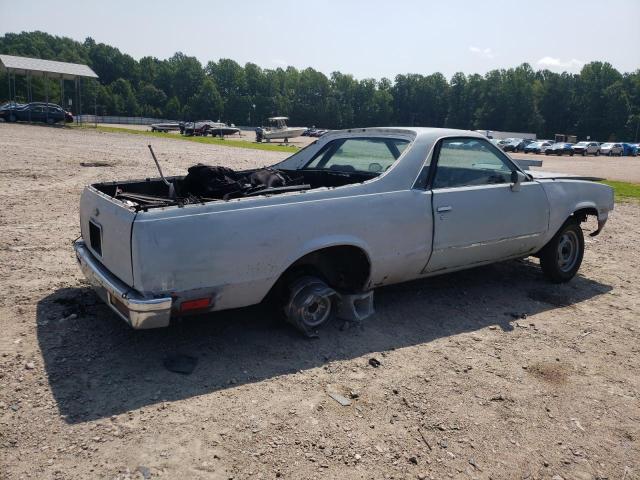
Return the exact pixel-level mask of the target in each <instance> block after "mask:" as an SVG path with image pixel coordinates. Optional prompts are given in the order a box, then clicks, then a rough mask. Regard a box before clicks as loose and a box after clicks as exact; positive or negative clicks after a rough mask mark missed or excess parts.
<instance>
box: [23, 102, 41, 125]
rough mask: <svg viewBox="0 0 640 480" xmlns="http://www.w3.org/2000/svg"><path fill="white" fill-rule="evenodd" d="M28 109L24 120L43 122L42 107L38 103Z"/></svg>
mask: <svg viewBox="0 0 640 480" xmlns="http://www.w3.org/2000/svg"><path fill="white" fill-rule="evenodd" d="M27 110H28V111H27V112H26V113H27V116H28V118H27V119H26V120H29V121H30V122H43V121H44V107H42V106H40V105H34V106H31V107H29V108H28V109H27Z"/></svg>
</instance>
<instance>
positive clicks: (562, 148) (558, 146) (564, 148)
mask: <svg viewBox="0 0 640 480" xmlns="http://www.w3.org/2000/svg"><path fill="white" fill-rule="evenodd" d="M572 147H573V145H572V144H571V143H564V142H556V143H554V144H553V145H551V146H550V147H549V148H547V149H546V150H545V151H544V154H545V155H564V154H565V153H566V154H567V155H570V156H572V157H573V148H572Z"/></svg>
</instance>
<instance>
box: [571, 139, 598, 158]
mask: <svg viewBox="0 0 640 480" xmlns="http://www.w3.org/2000/svg"><path fill="white" fill-rule="evenodd" d="M572 148H573V151H574V153H575V154H576V155H583V156H585V157H586V156H587V155H596V156H598V155H600V144H599V143H598V142H578V143H576V144H575V145H574V146H573V147H572Z"/></svg>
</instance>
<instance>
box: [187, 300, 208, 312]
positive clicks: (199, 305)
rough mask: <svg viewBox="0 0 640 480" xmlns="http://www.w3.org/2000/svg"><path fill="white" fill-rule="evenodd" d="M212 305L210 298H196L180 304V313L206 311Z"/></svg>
mask: <svg viewBox="0 0 640 480" xmlns="http://www.w3.org/2000/svg"><path fill="white" fill-rule="evenodd" d="M210 304H211V298H210V297H206V298H196V299H194V300H186V301H184V302H182V303H181V304H180V312H181V313H186V312H193V311H196V310H204V309H206V308H209V305H210Z"/></svg>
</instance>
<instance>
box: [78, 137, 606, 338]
mask: <svg viewBox="0 0 640 480" xmlns="http://www.w3.org/2000/svg"><path fill="white" fill-rule="evenodd" d="M274 176H275V177H276V178H275V180H278V183H275V182H272V180H274V178H273V177H274ZM234 179H235V180H234ZM591 180H592V179H591ZM612 209H613V189H612V188H611V187H609V186H607V185H604V184H601V183H597V182H593V181H590V179H589V178H584V177H576V176H570V175H559V174H553V173H547V174H544V173H543V172H539V171H536V172H530V171H523V170H522V169H521V168H520V167H519V166H518V165H517V164H516V163H514V161H513V160H512V159H511V158H510V157H509V156H508V155H506V154H505V153H504V152H502V151H501V150H499V149H498V148H496V147H495V146H494V145H493V144H491V143H490V142H489V140H488V139H487V138H486V137H484V136H483V135H480V134H478V133H475V132H469V131H464V130H446V129H437V128H414V127H412V128H397V127H396V128H394V127H388V128H364V129H360V128H359V129H353V130H343V131H334V132H330V133H328V134H326V135H324V136H323V137H322V138H320V139H319V140H318V141H316V142H314V143H312V144H311V145H309V146H308V147H306V148H304V149H302V150H299V151H297V152H296V153H294V154H293V155H292V156H290V157H289V158H287V159H285V160H283V161H282V162H280V163H278V164H276V165H274V166H273V167H272V168H271V169H269V170H265V169H257V170H246V171H242V172H235V171H233V170H231V169H228V168H225V167H221V166H217V167H215V166H214V167H208V166H206V165H196V166H194V167H191V168H190V169H189V173H188V174H187V175H186V176H184V177H169V178H168V179H167V178H164V177H163V178H157V179H141V180H120V181H117V182H103V183H96V184H94V185H91V186H89V187H87V188H86V189H85V190H84V192H83V194H82V198H81V200H80V227H81V232H82V239H80V240H78V241H77V242H76V243H75V249H76V254H77V257H78V261H79V263H80V266H81V268H82V270H83V271H84V272H85V274H86V276H87V277H88V278H89V280H90V281H91V283H92V284H93V285H94V287H95V289H96V291H97V292H98V294H99V295H100V297H101V298H102V299H103V300H104V301H105V302H106V303H107V304H108V305H109V307H110V308H111V309H112V310H113V311H114V312H115V313H116V314H117V315H119V316H120V317H121V318H123V319H124V320H125V321H126V322H127V323H129V324H130V325H131V326H133V327H134V328H153V327H162V326H167V325H168V324H169V321H170V319H171V318H172V317H179V316H185V315H189V314H194V313H202V312H209V311H217V310H227V309H231V308H240V307H245V306H249V305H255V304H258V303H261V302H263V301H264V300H265V299H269V300H268V302H267V303H271V304H272V305H277V306H278V309H277V311H279V312H281V313H283V314H284V315H285V317H286V318H287V320H289V322H291V323H292V324H293V325H295V326H296V327H297V328H299V329H300V330H302V331H303V332H305V333H307V332H311V331H314V330H315V329H316V328H317V327H318V326H320V325H321V324H323V323H324V322H325V321H326V320H327V319H328V318H329V316H330V315H331V314H332V312H333V313H335V314H336V315H338V316H341V317H342V318H348V319H350V318H355V319H361V318H363V317H364V316H366V315H368V314H370V313H371V312H372V311H373V309H372V300H373V296H372V290H373V289H375V288H377V287H380V286H383V285H390V284H394V283H399V282H404V281H408V280H414V279H418V278H426V277H429V276H434V275H440V274H443V273H448V272H454V271H457V270H462V269H466V268H471V267H477V266H479V265H486V264H489V263H492V262H500V261H503V260H509V259H517V258H524V257H528V256H537V257H539V258H540V265H541V267H542V271H543V272H544V273H545V274H546V276H547V277H548V278H549V279H550V280H551V281H552V282H556V283H560V282H567V281H569V280H571V278H573V276H574V275H576V273H577V272H578V269H579V268H580V263H581V261H582V256H583V253H584V248H585V242H584V238H583V232H582V228H581V227H580V224H581V223H582V222H584V221H585V220H586V218H587V216H594V217H596V218H597V221H598V227H597V230H596V231H594V232H593V233H592V235H597V234H598V233H599V232H600V230H601V229H602V228H603V226H604V224H605V222H606V220H607V217H608V215H609V212H610V211H611V210H612Z"/></svg>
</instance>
